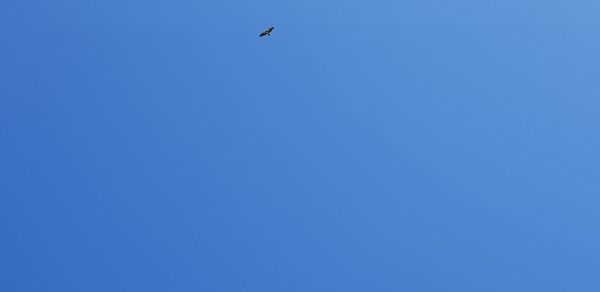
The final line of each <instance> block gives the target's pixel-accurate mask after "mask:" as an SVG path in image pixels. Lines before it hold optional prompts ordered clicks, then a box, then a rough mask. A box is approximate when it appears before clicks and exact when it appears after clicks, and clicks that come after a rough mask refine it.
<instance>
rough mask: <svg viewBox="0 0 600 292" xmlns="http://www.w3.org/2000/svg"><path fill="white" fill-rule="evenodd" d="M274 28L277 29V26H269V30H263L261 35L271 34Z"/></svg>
mask: <svg viewBox="0 0 600 292" xmlns="http://www.w3.org/2000/svg"><path fill="white" fill-rule="evenodd" d="M273 29H275V27H273V26H271V27H269V28H268V29H267V30H265V31H263V32H261V33H260V36H259V37H261V38H262V37H264V36H266V35H268V36H271V32H273Z"/></svg>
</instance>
